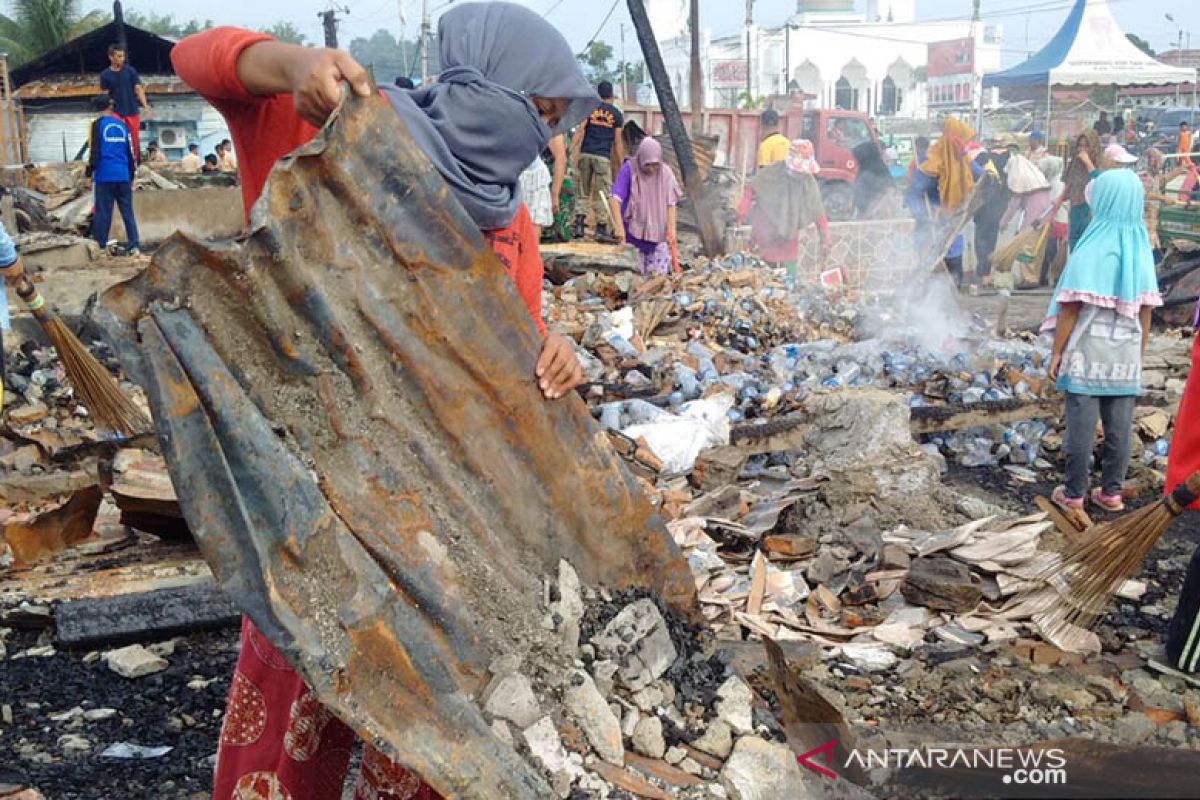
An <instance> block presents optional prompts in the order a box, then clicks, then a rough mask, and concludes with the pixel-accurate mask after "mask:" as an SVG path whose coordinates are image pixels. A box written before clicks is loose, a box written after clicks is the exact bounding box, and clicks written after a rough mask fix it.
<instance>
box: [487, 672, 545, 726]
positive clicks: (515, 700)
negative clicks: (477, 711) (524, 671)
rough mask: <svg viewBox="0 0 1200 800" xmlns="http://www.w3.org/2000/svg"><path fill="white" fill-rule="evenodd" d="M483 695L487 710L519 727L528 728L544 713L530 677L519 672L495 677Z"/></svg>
mask: <svg viewBox="0 0 1200 800" xmlns="http://www.w3.org/2000/svg"><path fill="white" fill-rule="evenodd" d="M483 697H484V703H483V710H484V711H485V712H487V713H488V714H491V715H492V716H493V717H496V718H498V719H504V720H508V721H509V722H511V723H513V724H514V725H516V726H517V727H518V728H522V729H523V728H528V727H529V726H530V725H532V724H533V723H534V722H536V721H537V720H538V718H539V717H540V716H541V713H542V712H541V709H540V708H539V706H538V701H537V697H535V696H534V694H533V687H531V686H530V685H529V679H528V678H526V677H525V676H524V675H521V674H519V673H511V674H508V675H504V676H501V677H497V678H493V679H492V682H491V683H490V684H489V685H488V687H487V689H485V690H484V694H483Z"/></svg>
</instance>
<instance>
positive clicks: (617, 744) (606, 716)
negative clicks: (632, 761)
mask: <svg viewBox="0 0 1200 800" xmlns="http://www.w3.org/2000/svg"><path fill="white" fill-rule="evenodd" d="M568 683H569V688H568V689H567V690H566V693H565V695H564V698H563V700H564V705H565V707H566V710H567V713H569V714H570V715H571V716H572V717H573V718H574V719H575V721H576V722H577V723H578V724H579V727H580V728H582V729H583V733H584V735H585V736H587V738H588V741H589V742H590V743H591V745H592V747H593V748H595V750H596V753H597V754H599V756H600V757H601V758H603V759H604V760H605V761H607V762H609V763H610V764H616V765H617V766H623V765H624V763H625V747H624V745H623V744H622V742H621V723H620V721H619V720H618V719H617V717H616V716H615V715H614V714H613V712H612V709H610V708H609V707H608V703H606V702H605V701H604V697H603V696H602V695H601V694H600V692H599V690H597V689H596V684H595V683H594V682H593V681H592V677H591V676H590V675H588V674H587V673H586V672H584V671H583V670H576V671H575V672H574V673H573V674H572V675H571V677H570V679H569V680H568Z"/></svg>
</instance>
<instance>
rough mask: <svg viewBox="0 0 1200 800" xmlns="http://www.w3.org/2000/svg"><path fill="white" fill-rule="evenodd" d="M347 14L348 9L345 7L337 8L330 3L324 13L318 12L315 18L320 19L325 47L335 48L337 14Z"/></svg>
mask: <svg viewBox="0 0 1200 800" xmlns="http://www.w3.org/2000/svg"><path fill="white" fill-rule="evenodd" d="M339 11H340V12H341V13H343V14H349V13H350V9H348V8H346V7H345V6H339V5H337V4H336V3H330V4H329V8H327V9H325V10H324V11H318V12H317V16H318V17H320V19H321V27H322V28H324V29H325V46H326V47H335V48H336V47H337V46H338V40H337V32H338V16H337V15H338V12H339Z"/></svg>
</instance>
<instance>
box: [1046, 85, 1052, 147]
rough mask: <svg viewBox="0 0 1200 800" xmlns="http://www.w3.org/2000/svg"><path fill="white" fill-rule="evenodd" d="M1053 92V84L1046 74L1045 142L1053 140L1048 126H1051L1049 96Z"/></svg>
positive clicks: (1050, 96)
mask: <svg viewBox="0 0 1200 800" xmlns="http://www.w3.org/2000/svg"><path fill="white" fill-rule="evenodd" d="M1053 92H1054V84H1052V83H1050V78H1049V76H1047V78H1046V141H1047V142H1050V141H1053V136H1052V134H1051V131H1050V127H1051V116H1050V114H1051V110H1050V106H1051V98H1052V97H1053Z"/></svg>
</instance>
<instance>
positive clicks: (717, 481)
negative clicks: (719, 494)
mask: <svg viewBox="0 0 1200 800" xmlns="http://www.w3.org/2000/svg"><path fill="white" fill-rule="evenodd" d="M748 458H749V454H748V453H747V452H746V451H745V450H743V449H742V448H740V447H712V448H709V449H707V450H702V451H701V452H700V455H699V456H697V457H696V464H695V466H694V467H692V472H691V474H690V475H689V476H688V482H689V483H690V484H691V485H692V486H693V487H694V488H696V489H697V490H699V491H702V492H711V491H713V490H714V489H720V488H721V487H722V486H728V485H729V484H731V483H733V482H734V481H736V480H737V476H738V475H739V474H740V473H741V471H742V468H743V467H745V466H746V460H747V459H748Z"/></svg>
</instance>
